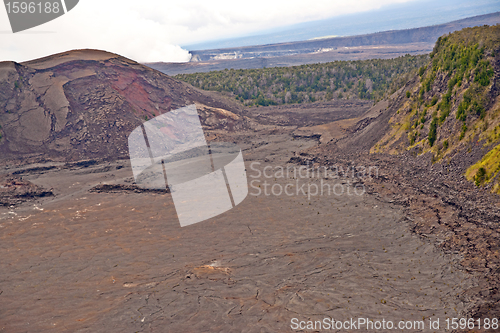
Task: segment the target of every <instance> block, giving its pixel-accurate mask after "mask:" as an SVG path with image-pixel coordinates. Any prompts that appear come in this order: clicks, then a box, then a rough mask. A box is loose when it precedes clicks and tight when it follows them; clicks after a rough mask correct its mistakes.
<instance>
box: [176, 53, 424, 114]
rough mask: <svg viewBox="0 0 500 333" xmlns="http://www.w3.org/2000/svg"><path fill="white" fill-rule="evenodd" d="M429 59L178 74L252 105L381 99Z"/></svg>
mask: <svg viewBox="0 0 500 333" xmlns="http://www.w3.org/2000/svg"><path fill="white" fill-rule="evenodd" d="M428 61H429V56H428V55H418V56H410V55H406V56H402V57H398V58H394V59H370V60H356V61H334V62H328V63H320V64H311V65H301V66H293V67H273V68H262V69H238V70H235V69H229V70H228V69H226V70H223V71H212V72H208V73H194V74H179V75H177V76H176V78H177V79H180V80H182V81H184V82H187V83H189V84H191V85H193V86H195V87H197V88H201V89H204V90H212V91H218V92H224V93H227V94H230V95H232V96H234V97H236V98H237V99H238V100H239V101H241V102H242V103H244V104H245V105H247V106H252V105H261V106H267V105H280V104H293V103H310V102H315V101H330V100H332V99H349V98H360V99H366V100H378V99H381V98H382V97H383V96H384V95H386V94H387V92H389V93H390V92H394V91H395V90H396V89H397V88H399V86H401V85H402V84H403V83H404V82H406V80H407V79H408V78H409V77H410V75H411V73H412V72H413V71H416V70H417V69H418V68H420V67H422V66H424V65H426V64H427V62H428Z"/></svg>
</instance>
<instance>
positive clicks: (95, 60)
mask: <svg viewBox="0 0 500 333" xmlns="http://www.w3.org/2000/svg"><path fill="white" fill-rule="evenodd" d="M192 103H197V104H198V106H199V108H198V109H199V110H200V116H201V118H202V123H203V125H204V126H205V127H206V128H207V129H216V128H222V129H226V130H229V131H231V130H237V129H239V128H242V127H244V126H246V125H245V120H244V118H242V117H240V116H239V115H238V113H239V110H240V109H239V105H238V104H237V103H235V102H232V101H229V100H225V99H224V98H222V97H220V96H218V95H217V94H213V93H206V92H201V91H199V90H197V89H195V88H193V87H191V86H189V85H187V84H185V83H182V82H180V81H177V80H174V79H172V78H170V77H169V76H167V75H165V74H162V73H160V72H157V71H155V70H152V69H150V68H148V67H145V66H142V65H140V64H138V63H136V62H134V61H132V60H129V59H126V58H124V57H121V56H119V55H116V54H112V53H108V52H103V51H96V50H78V51H70V52H65V53H61V54H56V55H53V56H49V57H46V58H42V59H38V60H34V61H30V62H25V63H15V62H0V126H1V127H0V156H1V157H2V159H30V160H37V159H47V158H49V159H60V160H81V159H88V158H101V159H116V158H125V157H127V155H128V149H127V137H128V135H129V133H130V132H131V131H132V130H133V129H134V128H136V127H137V126H139V125H140V124H141V123H142V122H144V121H147V120H148V119H151V118H153V117H155V116H158V115H160V114H162V113H165V112H168V111H170V110H173V109H176V108H178V107H182V106H185V105H189V104H192Z"/></svg>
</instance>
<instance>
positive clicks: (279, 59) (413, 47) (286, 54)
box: [146, 12, 500, 75]
mask: <svg viewBox="0 0 500 333" xmlns="http://www.w3.org/2000/svg"><path fill="white" fill-rule="evenodd" d="M497 23H500V12H497V13H492V14H487V15H480V16H475V17H470V18H466V19H462V20H458V21H453V22H449V23H445V24H440V25H434V26H428V27H423V28H414V29H406V30H392V31H384V32H378V33H372V34H366V35H358V36H350V37H338V38H325V39H315V40H305V41H298V42H287V43H279V44H266V45H257V46H246V47H233V48H224V49H211V50H198V51H192V52H191V54H192V55H193V57H192V59H191V62H188V63H164V62H156V63H149V64H146V65H147V66H149V67H151V68H154V69H156V70H159V71H161V72H163V73H165V74H168V75H176V74H191V73H200V72H209V71H214V70H224V69H226V68H227V69H231V68H233V69H255V68H269V67H287V66H298V65H302V64H314V63H325V62H331V61H335V60H365V59H388V58H396V57H399V56H403V55H405V54H411V55H418V54H427V53H429V52H430V51H431V50H432V48H433V46H434V43H435V42H436V40H437V39H438V37H439V36H442V35H444V34H447V33H450V32H453V31H456V30H460V29H463V28H465V27H472V26H480V25H485V24H487V25H495V24H497ZM296 36H300V35H296ZM297 38H299V37H297Z"/></svg>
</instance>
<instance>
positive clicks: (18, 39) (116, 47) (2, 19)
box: [0, 0, 408, 62]
mask: <svg viewBox="0 0 500 333" xmlns="http://www.w3.org/2000/svg"><path fill="white" fill-rule="evenodd" d="M405 1H408V0H379V1H371V0H352V1H338V0H335V1H332V0H330V1H328V0H317V1H313V2H306V1H303V0H300V1H299V0H288V1H270V0H254V1H251V2H250V1H245V2H238V1H227V0H213V1H202V0H184V1H175V2H174V1H161V0H149V1H133V0H106V1H99V0H80V2H79V3H78V5H77V6H76V7H75V8H74V9H73V10H71V11H70V12H68V13H67V14H66V15H64V16H62V17H60V18H58V19H56V20H54V21H51V22H49V23H46V24H44V25H41V26H39V27H36V28H33V29H30V30H27V31H25V32H20V33H16V34H12V33H10V32H9V31H10V25H9V23H8V18H7V14H6V12H5V10H3V9H1V8H0V61H2V60H15V61H26V60H30V59H35V58H38V57H42V56H46V55H49V54H53V53H57V52H63V51H67V50H70V49H82V48H94V49H102V50H106V51H110V52H115V53H118V54H121V55H124V56H126V57H129V58H131V59H134V60H137V61H142V62H150V61H172V62H173V61H175V62H182V61H188V60H189V58H190V55H189V53H188V52H187V51H186V50H183V49H182V48H181V47H179V46H178V45H179V44H190V43H196V42H201V41H206V40H214V39H218V38H228V37H235V36H241V35H248V34H251V33H252V32H254V31H260V30H264V29H270V28H275V27H279V26H284V25H290V24H295V23H299V22H306V21H311V20H318V19H323V18H328V17H332V16H337V15H341V14H347V13H353V12H359V11H367V10H372V9H376V8H380V7H381V6H383V5H386V4H390V3H396V2H405Z"/></svg>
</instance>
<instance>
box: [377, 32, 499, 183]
mask: <svg viewBox="0 0 500 333" xmlns="http://www.w3.org/2000/svg"><path fill="white" fill-rule="evenodd" d="M499 94H500V25H496V26H492V27H488V26H483V27H476V28H468V29H464V30H461V31H459V32H456V33H453V34H451V35H448V36H443V37H442V38H440V39H439V40H438V42H437V43H436V46H435V48H434V51H433V52H432V53H431V61H430V63H429V64H428V65H427V66H425V67H422V68H421V69H420V70H419V73H418V74H417V75H416V76H415V77H414V78H413V79H412V80H411V81H409V82H408V83H407V84H406V86H405V87H404V88H402V89H401V91H400V92H399V93H398V94H397V95H395V96H393V98H392V100H391V108H390V109H389V110H388V112H386V120H385V121H386V124H387V126H388V127H387V130H386V131H385V134H384V135H383V136H382V137H380V138H379V140H378V142H377V143H376V144H375V145H374V146H373V147H372V149H371V152H372V153H374V152H375V153H376V152H389V153H392V154H398V153H402V152H405V151H408V152H410V153H412V154H413V155H415V156H419V155H424V154H431V156H432V162H433V163H435V162H439V163H442V164H447V165H454V166H456V167H458V169H457V170H458V171H459V172H460V173H462V174H463V173H465V174H466V177H467V179H468V180H469V181H472V182H474V183H475V184H476V185H477V186H484V187H486V188H487V189H488V190H491V191H493V192H496V193H500V184H499V178H498V174H499V171H500V154H499V151H500V145H499V143H500V117H499V116H500V98H499Z"/></svg>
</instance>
